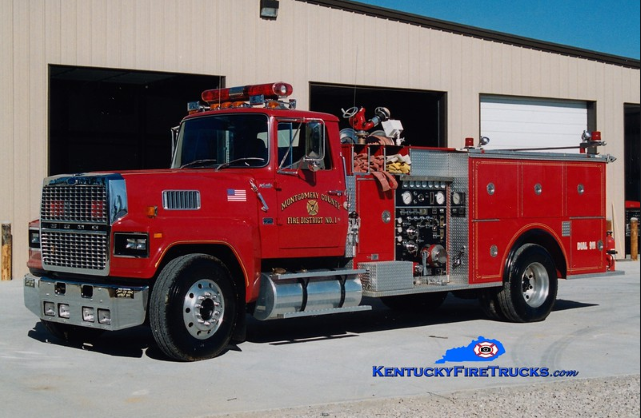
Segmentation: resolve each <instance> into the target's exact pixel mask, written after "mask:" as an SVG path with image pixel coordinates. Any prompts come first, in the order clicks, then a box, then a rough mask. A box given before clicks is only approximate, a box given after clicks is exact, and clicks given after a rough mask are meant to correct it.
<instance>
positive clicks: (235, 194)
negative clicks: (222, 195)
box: [227, 189, 247, 202]
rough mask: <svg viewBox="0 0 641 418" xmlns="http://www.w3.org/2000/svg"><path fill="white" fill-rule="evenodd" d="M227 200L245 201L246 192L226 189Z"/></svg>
mask: <svg viewBox="0 0 641 418" xmlns="http://www.w3.org/2000/svg"><path fill="white" fill-rule="evenodd" d="M227 201H228V202H246V201H247V192H246V191H245V190H238V189H227Z"/></svg>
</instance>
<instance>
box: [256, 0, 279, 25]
mask: <svg viewBox="0 0 641 418" xmlns="http://www.w3.org/2000/svg"><path fill="white" fill-rule="evenodd" d="M260 17H261V18H263V19H271V20H276V18H277V17H278V0H260Z"/></svg>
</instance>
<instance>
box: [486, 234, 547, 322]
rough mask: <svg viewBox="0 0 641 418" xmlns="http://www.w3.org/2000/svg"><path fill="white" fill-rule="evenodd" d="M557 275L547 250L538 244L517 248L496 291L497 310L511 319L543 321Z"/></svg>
mask: <svg viewBox="0 0 641 418" xmlns="http://www.w3.org/2000/svg"><path fill="white" fill-rule="evenodd" d="M557 289H558V279H557V277H556V268H555V265H554V261H553V260H552V257H551V256H550V254H549V253H548V252H547V251H546V250H545V249H544V248H543V247H541V246H539V245H535V244H526V245H524V246H522V247H521V248H519V249H518V250H517V251H516V253H515V254H514V257H513V259H512V263H511V264H510V266H509V267H508V270H507V272H506V281H505V283H504V284H503V289H502V290H501V291H500V292H499V293H498V295H497V298H498V302H499V307H500V311H501V312H502V313H503V314H504V315H505V317H506V318H507V319H508V320H510V321H513V322H537V321H543V320H544V319H545V318H547V316H548V315H549V314H550V311H552V307H553V306H554V302H555V301H556V293H557Z"/></svg>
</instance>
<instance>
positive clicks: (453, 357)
mask: <svg viewBox="0 0 641 418" xmlns="http://www.w3.org/2000/svg"><path fill="white" fill-rule="evenodd" d="M503 354H505V348H503V344H501V342H500V341H498V340H489V339H487V338H485V337H479V338H478V340H476V341H472V342H471V343H469V344H468V345H466V346H464V347H456V348H451V349H449V350H447V351H446V352H445V354H444V355H443V358H441V359H439V360H437V361H436V364H441V363H445V362H463V361H494V360H496V359H497V358H498V357H500V356H501V355H503Z"/></svg>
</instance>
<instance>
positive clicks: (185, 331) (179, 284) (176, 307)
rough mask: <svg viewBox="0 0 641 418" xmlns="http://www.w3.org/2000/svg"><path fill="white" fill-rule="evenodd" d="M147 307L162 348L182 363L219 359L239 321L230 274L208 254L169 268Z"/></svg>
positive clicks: (184, 258) (179, 260)
mask: <svg viewBox="0 0 641 418" xmlns="http://www.w3.org/2000/svg"><path fill="white" fill-rule="evenodd" d="M149 305H150V306H149V315H150V325H151V330H152V334H153V336H154V339H155V340H156V343H157V344H158V347H159V348H160V349H161V350H162V352H163V353H165V354H166V355H167V356H169V357H171V358H172V359H176V360H180V361H194V360H202V359H206V358H212V357H216V356H217V355H219V354H221V353H222V352H223V350H224V349H225V348H226V347H227V345H228V344H229V341H230V339H231V336H232V333H233V330H234V326H235V324H236V321H237V319H238V318H237V317H238V308H237V307H238V303H237V297H236V292H235V289H234V286H233V283H232V280H231V275H230V273H229V271H228V270H227V268H226V267H225V266H224V265H223V264H222V263H221V262H220V261H219V260H218V259H216V258H214V257H212V256H209V255H206V254H189V255H186V256H182V257H179V258H177V259H175V260H172V261H171V262H170V263H169V264H167V266H166V267H165V268H164V269H163V271H162V272H161V273H160V276H159V277H158V281H157V282H156V285H155V286H154V289H153V291H152V294H151V300H150V303H149Z"/></svg>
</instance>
